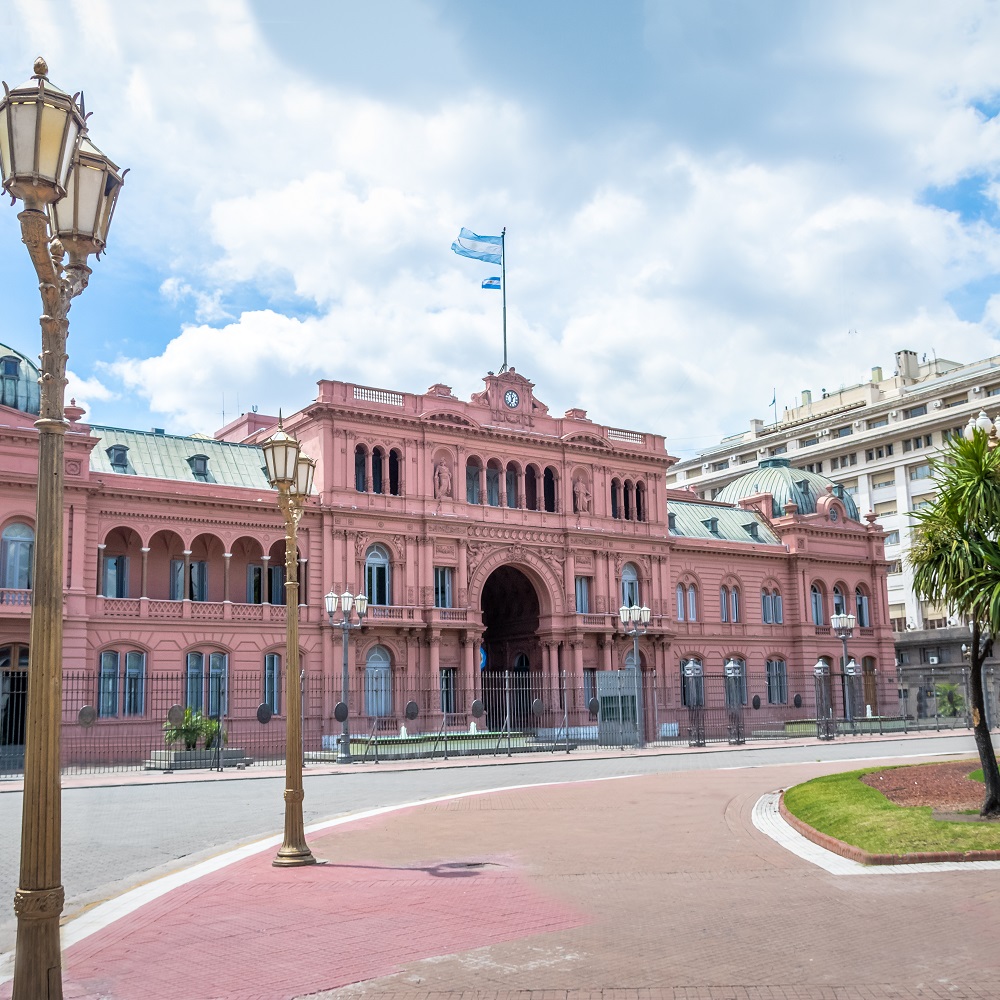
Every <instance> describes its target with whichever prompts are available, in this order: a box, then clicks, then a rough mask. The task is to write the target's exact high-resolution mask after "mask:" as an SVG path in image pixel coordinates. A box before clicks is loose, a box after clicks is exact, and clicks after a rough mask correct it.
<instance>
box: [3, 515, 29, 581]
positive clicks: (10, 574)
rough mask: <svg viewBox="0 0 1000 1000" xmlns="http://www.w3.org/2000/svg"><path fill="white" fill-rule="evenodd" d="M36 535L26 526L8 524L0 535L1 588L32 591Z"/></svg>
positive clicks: (15, 523)
mask: <svg viewBox="0 0 1000 1000" xmlns="http://www.w3.org/2000/svg"><path fill="white" fill-rule="evenodd" d="M34 551H35V533H34V531H32V530H31V528H29V527H28V526H27V525H26V524H20V523H18V522H16V521H15V522H14V523H13V524H8V525H7V527H6V528H4V529H3V534H2V535H0V587H2V588H4V589H5V590H31V559H32V556H33V555H34Z"/></svg>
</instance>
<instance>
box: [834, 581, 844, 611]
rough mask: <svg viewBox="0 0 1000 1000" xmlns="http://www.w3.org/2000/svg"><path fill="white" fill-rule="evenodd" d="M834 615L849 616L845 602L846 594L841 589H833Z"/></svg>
mask: <svg viewBox="0 0 1000 1000" xmlns="http://www.w3.org/2000/svg"><path fill="white" fill-rule="evenodd" d="M833 613H834V614H835V615H846V614H847V601H846V600H844V592H843V591H842V590H841V589H840V587H834V588H833Z"/></svg>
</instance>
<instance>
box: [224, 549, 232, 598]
mask: <svg viewBox="0 0 1000 1000" xmlns="http://www.w3.org/2000/svg"><path fill="white" fill-rule="evenodd" d="M232 560H233V554H232V552H223V553H222V600H223V603H225V604H231V603H232V601H230V599H229V566H230V564H231V563H232Z"/></svg>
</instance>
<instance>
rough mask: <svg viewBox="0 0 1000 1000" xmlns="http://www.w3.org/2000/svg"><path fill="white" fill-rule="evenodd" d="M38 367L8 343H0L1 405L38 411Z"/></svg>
mask: <svg viewBox="0 0 1000 1000" xmlns="http://www.w3.org/2000/svg"><path fill="white" fill-rule="evenodd" d="M39 377H40V372H39V371H38V368H37V367H36V366H35V365H34V364H33V363H32V362H31V361H29V360H28V358H27V357H26V356H25V355H23V354H21V352H20V351H15V350H14V349H13V348H11V347H8V346H7V345H6V344H0V405H2V406H9V407H10V408H11V409H12V410H21V411H22V412H23V413H34V414H37V413H38V402H39V400H38V379H39Z"/></svg>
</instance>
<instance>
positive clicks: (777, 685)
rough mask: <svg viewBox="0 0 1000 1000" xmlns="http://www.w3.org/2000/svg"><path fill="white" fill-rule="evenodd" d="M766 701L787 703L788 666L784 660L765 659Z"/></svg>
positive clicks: (780, 703)
mask: <svg viewBox="0 0 1000 1000" xmlns="http://www.w3.org/2000/svg"><path fill="white" fill-rule="evenodd" d="M767 703H768V704H769V705H787V704H788V668H787V667H786V665H785V661H784V660H768V661H767Z"/></svg>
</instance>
